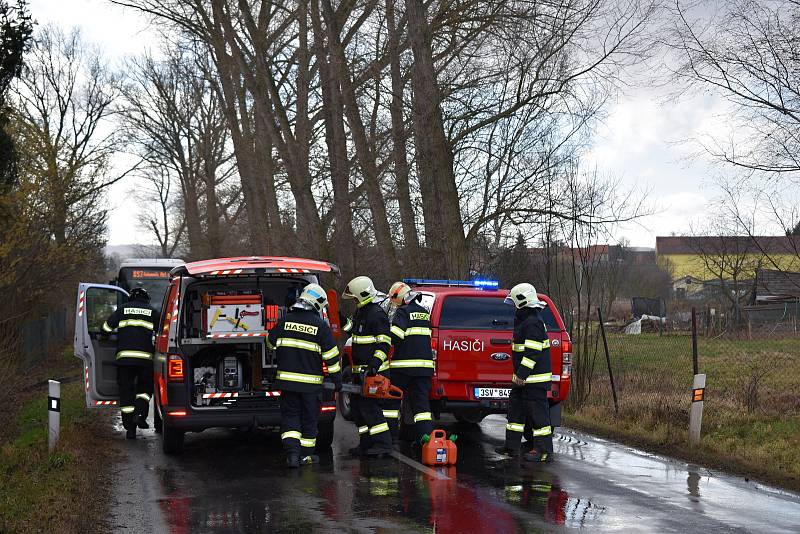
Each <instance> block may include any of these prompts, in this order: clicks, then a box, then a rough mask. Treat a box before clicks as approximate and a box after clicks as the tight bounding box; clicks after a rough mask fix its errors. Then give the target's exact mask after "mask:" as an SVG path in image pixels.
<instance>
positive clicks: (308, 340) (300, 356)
mask: <svg viewBox="0 0 800 534" xmlns="http://www.w3.org/2000/svg"><path fill="white" fill-rule="evenodd" d="M266 342H267V347H269V348H271V349H274V350H275V351H276V354H277V358H278V375H277V379H278V380H277V388H278V389H282V390H286V391H296V392H299V393H313V392H315V391H318V390H319V389H320V386H321V385H322V381H323V379H324V374H323V368H322V366H323V363H324V364H325V365H326V366H327V368H328V373H329V374H332V375H335V374H337V373H339V372H341V370H342V367H341V364H340V363H339V348H338V347H337V346H336V342H335V341H334V339H333V333H332V332H331V328H330V326H328V323H326V322H325V320H324V319H322V317H320V315H319V314H318V313H317V312H315V311H311V310H306V309H301V308H292V309H290V310H289V313H287V314H286V315H285V316H284V317H283V318H282V319H281V320H280V321H278V324H277V325H275V327H274V328H273V329H272V330H270V332H269V337H267V341H266Z"/></svg>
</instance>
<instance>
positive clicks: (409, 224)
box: [386, 0, 419, 270]
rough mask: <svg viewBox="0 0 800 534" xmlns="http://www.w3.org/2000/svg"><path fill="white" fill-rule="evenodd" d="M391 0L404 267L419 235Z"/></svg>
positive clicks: (414, 255)
mask: <svg viewBox="0 0 800 534" xmlns="http://www.w3.org/2000/svg"><path fill="white" fill-rule="evenodd" d="M394 8H395V0H386V24H387V29H388V32H389V43H388V47H389V49H388V53H389V58H390V59H389V60H390V70H391V77H392V103H391V107H390V113H391V117H392V143H393V147H392V157H393V160H394V176H395V184H396V185H397V203H398V204H399V206H400V224H401V225H402V226H403V241H404V243H405V250H404V254H403V266H404V267H405V269H406V270H408V269H411V270H413V269H414V268H415V267H416V264H417V259H418V257H419V235H417V224H416V217H415V215H414V208H413V207H412V205H411V191H410V189H409V185H408V175H409V168H408V160H407V159H406V137H405V136H406V133H405V123H404V121H403V88H404V86H405V83H404V81H403V74H402V72H401V70H400V29H399V28H397V27H396V22H395V10H394Z"/></svg>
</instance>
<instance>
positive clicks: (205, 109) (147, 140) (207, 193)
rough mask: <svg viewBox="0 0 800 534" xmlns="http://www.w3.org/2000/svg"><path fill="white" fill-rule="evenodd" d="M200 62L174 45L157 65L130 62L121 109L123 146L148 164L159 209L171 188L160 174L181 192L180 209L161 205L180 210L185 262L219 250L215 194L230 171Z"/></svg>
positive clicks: (224, 135)
mask: <svg viewBox="0 0 800 534" xmlns="http://www.w3.org/2000/svg"><path fill="white" fill-rule="evenodd" d="M202 60H203V57H202V55H198V54H196V53H195V52H194V51H192V50H188V49H185V48H183V47H181V46H175V47H172V48H171V49H169V50H168V51H167V54H166V57H165V59H164V60H155V59H154V58H153V57H151V56H144V57H142V58H139V59H135V60H132V61H131V62H130V64H129V68H128V72H129V74H128V77H127V83H126V84H125V85H124V88H123V95H124V103H123V104H122V108H121V111H122V117H123V125H124V126H125V132H126V137H127V140H128V142H129V143H130V144H131V145H132V146H133V148H134V150H135V151H136V153H137V154H139V155H140V156H141V157H142V158H143V159H144V160H145V161H146V162H147V167H148V168H147V169H146V170H145V173H146V175H147V176H148V178H149V179H150V183H151V184H155V185H156V191H158V195H157V198H158V199H159V204H161V205H162V207H163V206H164V205H165V202H164V201H166V199H162V193H166V192H168V191H169V184H170V179H169V177H167V178H165V177H164V172H167V171H168V172H169V173H170V174H171V175H172V176H174V177H175V178H176V182H177V183H178V184H179V185H180V193H181V195H180V198H181V202H180V203H175V202H168V203H167V204H168V205H170V207H171V208H172V209H176V208H179V209H180V213H181V214H182V215H181V217H180V219H182V221H183V222H182V225H184V226H185V228H186V233H187V239H188V251H187V252H188V256H189V257H214V256H219V255H220V253H221V251H222V249H223V248H224V247H223V236H222V235H221V232H220V218H221V214H220V209H221V206H220V200H219V198H218V194H217V188H218V187H219V186H220V184H222V183H224V181H225V180H227V179H228V178H229V177H230V176H231V174H232V173H233V171H234V170H235V169H234V168H233V167H232V166H231V165H230V160H231V154H230V150H229V146H228V140H229V136H228V130H227V124H226V122H225V120H224V118H223V116H222V112H221V110H220V104H219V101H218V99H217V95H216V93H215V92H214V91H213V90H212V88H211V87H210V86H209V84H208V83H207V82H206V80H205V79H204V78H203V77H202V70H200V69H198V68H197V67H196V63H197V62H198V61H202ZM149 226H150V228H151V229H152V228H153V226H152V225H149ZM159 228H160V231H159V233H160V234H161V235H160V236H157V239H158V240H159V242H164V243H168V242H169V240H165V239H164V238H165V235H164V234H165V232H166V229H167V228H168V226H167V225H164V224H161V225H160V226H159ZM226 239H231V236H226Z"/></svg>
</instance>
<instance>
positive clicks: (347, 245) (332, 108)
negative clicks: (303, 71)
mask: <svg viewBox="0 0 800 534" xmlns="http://www.w3.org/2000/svg"><path fill="white" fill-rule="evenodd" d="M318 2H319V0H312V4H311V21H312V24H313V28H314V50H315V53H316V56H317V66H318V68H319V73H320V82H321V84H322V109H323V114H324V119H325V142H326V144H327V147H328V161H329V162H330V170H331V181H332V182H333V213H334V221H335V228H334V239H333V241H334V243H335V246H336V263H337V264H338V265H339V268H340V269H341V271H342V276H343V279H344V280H349V279H350V278H352V277H353V276H355V274H356V273H355V257H354V245H355V243H353V213H352V210H351V209H350V162H349V159H348V157H347V135H346V134H345V131H344V111H343V109H342V94H341V91H340V89H339V86H338V85H337V84H335V83H334V77H333V76H332V75H331V71H330V69H331V64H330V62H329V61H328V56H327V50H328V47H326V46H325V37H324V33H323V31H324V30H323V29H322V22H321V20H320V16H319V3H318Z"/></svg>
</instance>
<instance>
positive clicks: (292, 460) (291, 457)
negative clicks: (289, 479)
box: [286, 452, 300, 469]
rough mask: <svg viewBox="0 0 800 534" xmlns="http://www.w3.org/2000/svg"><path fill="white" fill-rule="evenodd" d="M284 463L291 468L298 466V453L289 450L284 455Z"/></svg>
mask: <svg viewBox="0 0 800 534" xmlns="http://www.w3.org/2000/svg"><path fill="white" fill-rule="evenodd" d="M286 465H287V466H288V467H291V468H292V469H294V468H297V467H300V454H298V453H296V452H290V453H289V454H288V455H287V456H286Z"/></svg>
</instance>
